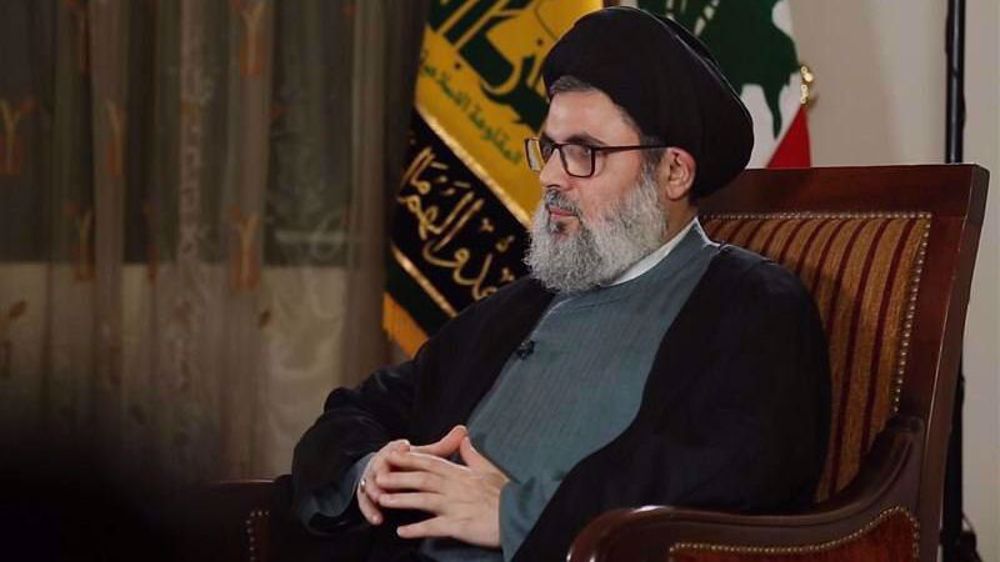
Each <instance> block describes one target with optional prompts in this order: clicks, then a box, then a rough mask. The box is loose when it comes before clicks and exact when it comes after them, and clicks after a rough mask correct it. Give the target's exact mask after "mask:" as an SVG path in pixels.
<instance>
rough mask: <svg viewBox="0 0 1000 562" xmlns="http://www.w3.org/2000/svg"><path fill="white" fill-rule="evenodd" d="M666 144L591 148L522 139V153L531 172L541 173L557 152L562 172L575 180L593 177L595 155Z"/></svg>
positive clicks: (543, 139)
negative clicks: (564, 171)
mask: <svg viewBox="0 0 1000 562" xmlns="http://www.w3.org/2000/svg"><path fill="white" fill-rule="evenodd" d="M668 146H669V145H666V144H637V145H631V146H591V145H589V144H580V143H573V142H567V143H560V142H553V141H552V140H550V139H547V138H544V137H543V138H540V139H539V138H535V137H532V138H527V139H524V153H525V155H526V156H527V160H528V167H529V168H531V170H532V171H535V172H541V171H542V168H544V167H545V163H546V162H548V161H549V158H551V157H552V153H553V152H559V160H560V161H561V162H562V166H563V170H566V173H567V174H569V175H571V176H573V177H575V178H589V177H590V176H592V175H594V169H595V164H596V162H597V154H598V153H600V152H622V151H625V150H646V149H649V148H667V147H668Z"/></svg>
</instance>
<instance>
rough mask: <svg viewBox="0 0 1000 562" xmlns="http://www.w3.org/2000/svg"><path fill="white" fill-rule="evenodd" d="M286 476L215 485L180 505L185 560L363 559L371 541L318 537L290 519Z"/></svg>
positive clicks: (364, 536)
mask: <svg viewBox="0 0 1000 562" xmlns="http://www.w3.org/2000/svg"><path fill="white" fill-rule="evenodd" d="M291 498H292V484H291V478H290V477H289V476H288V475H283V476H279V477H278V478H277V479H275V480H232V481H224V482H214V483H211V484H208V485H205V486H199V487H196V488H194V489H192V490H191V491H190V497H188V498H185V500H184V502H183V504H184V505H183V507H182V508H181V510H182V517H183V519H184V525H183V533H182V534H183V542H182V544H183V548H182V550H183V553H184V556H183V559H184V560H195V561H205V562H220V561H222V562H230V561H231V562H284V561H286V560H287V561H292V560H294V561H296V562H310V561H317V562H318V561H324V562H325V561H328V560H332V559H338V560H340V559H343V560H361V559H364V558H365V554H366V553H367V551H368V549H369V546H370V542H371V537H370V536H369V534H368V533H364V532H350V531H344V532H340V533H334V534H331V535H329V536H322V537H321V536H317V535H314V534H311V533H309V532H308V531H306V529H305V527H304V526H303V525H302V524H301V523H300V522H299V521H298V520H297V519H296V518H295V517H294V515H293V514H292V513H291Z"/></svg>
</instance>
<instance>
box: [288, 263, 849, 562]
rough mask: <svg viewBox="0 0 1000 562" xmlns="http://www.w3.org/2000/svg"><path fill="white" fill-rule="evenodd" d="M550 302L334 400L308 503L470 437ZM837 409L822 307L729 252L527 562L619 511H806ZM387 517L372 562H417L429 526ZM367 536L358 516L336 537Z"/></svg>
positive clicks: (489, 309) (305, 484) (550, 511)
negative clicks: (378, 467) (625, 423)
mask: <svg viewBox="0 0 1000 562" xmlns="http://www.w3.org/2000/svg"><path fill="white" fill-rule="evenodd" d="M552 297H553V293H551V292H549V291H547V290H545V289H544V288H543V287H542V286H541V285H540V284H539V283H538V282H537V281H535V280H532V279H522V280H519V281H517V282H515V283H512V284H510V285H508V286H507V287H505V288H504V289H502V290H500V291H498V292H497V293H496V294H494V295H493V296H491V297H490V298H488V299H485V300H483V301H481V302H479V303H477V304H475V305H473V306H471V307H470V308H468V309H467V310H465V311H464V312H463V313H462V314H460V315H459V316H458V317H456V318H455V319H453V320H452V321H451V322H449V323H448V324H447V325H445V326H444V327H443V328H442V329H441V331H440V332H439V333H438V334H437V335H435V336H434V337H433V338H431V339H430V340H429V341H428V342H427V343H426V344H425V345H424V346H423V347H422V348H421V350H420V351H419V352H418V353H417V356H416V357H415V358H414V360H413V361H409V362H406V363H403V364H401V365H398V366H394V367H386V368H383V369H381V370H379V371H377V372H375V373H374V374H372V375H371V376H370V377H369V378H368V379H367V380H365V381H364V382H363V383H362V384H361V385H360V386H359V387H358V388H356V389H353V390H350V389H343V388H341V389H337V390H335V391H333V392H332V393H331V394H330V396H329V397H328V398H327V401H326V405H325V407H324V412H323V414H322V415H321V416H320V418H319V419H318V420H317V421H316V423H315V424H314V425H313V426H312V428H310V429H309V430H308V431H307V432H306V434H305V435H304V436H303V438H302V440H301V441H300V442H299V444H298V446H297V447H296V449H295V456H294V460H293V469H292V476H293V481H294V487H295V491H294V494H295V501H296V504H298V502H301V501H302V500H303V498H305V497H306V496H307V495H308V494H311V493H313V492H315V491H316V490H318V489H320V488H322V487H324V486H328V485H330V484H333V483H336V482H338V481H339V480H340V479H341V478H342V476H343V475H344V474H345V473H346V472H347V470H348V469H349V468H350V467H351V465H353V464H354V463H355V462H356V461H357V460H358V459H360V458H361V457H362V456H364V455H365V454H367V453H370V452H372V451H376V450H378V449H379V448H381V447H382V446H383V445H385V444H386V443H387V442H388V441H390V440H393V439H399V438H406V439H409V440H410V442H412V443H415V444H422V443H429V442H432V441H436V440H438V439H440V438H441V437H442V436H443V435H444V434H445V433H447V432H448V430H450V429H451V428H452V427H453V426H455V425H456V424H461V423H465V422H466V421H467V420H468V418H469V415H470V414H471V413H472V411H473V409H474V408H475V407H476V405H477V404H478V403H479V401H480V399H481V398H482V397H483V396H484V395H485V394H486V392H487V391H488V390H489V389H490V388H491V387H492V385H493V383H494V381H495V380H496V378H497V376H498V375H499V373H500V370H501V369H502V367H503V365H504V363H505V362H506V360H507V358H508V357H509V356H510V355H511V354H512V353H513V352H514V351H515V349H516V348H517V346H518V345H519V344H520V343H521V342H522V341H523V340H525V338H527V337H528V336H529V334H530V333H531V330H532V328H534V326H535V324H536V322H537V321H538V320H539V318H540V317H541V314H542V313H543V312H544V311H545V309H546V307H547V305H548V304H549V301H550V300H551V299H552ZM594 399H595V400H600V397H598V396H595V397H594ZM829 410H830V381H829V365H828V359H827V347H826V339H825V336H824V333H823V329H822V325H821V323H820V320H819V315H818V314H817V311H816V307H815V305H814V303H813V301H812V298H811V297H810V295H809V293H808V292H807V291H806V290H805V288H804V287H803V286H802V284H801V283H800V281H799V279H798V278H797V277H795V276H794V275H793V274H792V273H790V272H789V271H787V270H786V269H784V268H782V267H781V266H779V265H777V264H775V263H773V262H771V261H768V260H766V259H764V258H762V257H760V256H757V255H756V254H753V253H750V252H747V251H745V250H742V249H739V248H737V247H734V246H723V247H722V249H721V250H720V252H719V254H718V255H717V256H715V258H713V260H712V262H711V264H710V265H709V267H708V270H707V271H706V272H705V275H704V276H703V277H702V279H701V281H700V282H699V283H698V285H697V286H696V287H695V289H694V291H693V292H692V294H691V296H690V297H689V299H688V301H687V302H686V303H685V304H684V306H683V308H682V309H681V311H680V313H679V314H678V316H677V318H676V319H675V321H674V322H673V324H672V325H671V327H670V329H669V330H668V331H667V333H666V334H665V335H664V337H663V339H662V341H661V343H660V346H659V349H658V350H657V353H656V358H655V360H654V362H653V367H652V369H651V371H650V374H649V377H648V379H647V382H646V385H645V388H644V390H643V396H642V402H641V405H640V408H639V412H638V414H637V415H636V418H635V419H634V420H633V421H632V423H631V424H630V425H629V427H628V428H627V429H626V430H625V431H624V432H623V433H622V434H621V435H619V436H618V437H617V438H616V439H614V440H613V441H612V442H611V443H609V444H607V445H606V446H604V447H603V448H601V449H599V450H598V451H596V452H594V453H592V454H591V455H589V456H588V457H586V458H584V459H583V460H582V461H580V462H579V463H578V464H577V465H576V466H575V467H574V468H573V469H572V470H571V471H570V472H569V473H568V474H567V475H566V476H565V479H564V480H563V481H562V484H561V485H560V487H559V489H558V490H557V491H556V494H555V495H554V496H553V497H552V499H551V500H550V501H549V503H548V505H547V506H546V507H545V509H544V511H543V512H542V514H541V516H540V517H539V519H538V522H537V523H536V525H535V527H534V528H533V529H532V530H531V532H530V533H529V534H528V536H527V537H526V538H525V540H524V542H523V543H522V545H521V547H520V549H519V550H518V551H517V553H516V555H515V558H514V560H515V561H517V562H520V561H536V560H537V561H543V560H562V559H564V558H565V556H566V553H567V551H568V549H569V546H570V544H571V542H572V541H573V538H574V537H575V536H576V534H577V533H578V532H579V531H580V530H581V529H582V528H583V527H584V526H585V525H586V524H587V523H588V522H589V521H590V520H592V519H593V518H595V517H597V516H598V515H600V514H601V513H602V512H604V511H606V510H609V509H613V508H619V507H636V506H642V505H650V504H660V505H676V506H687V507H700V508H709V509H720V510H731V511H740V512H766V511H772V510H795V509H799V508H802V507H805V506H807V505H809V504H810V503H811V500H812V496H813V492H814V489H815V487H816V484H817V481H818V479H819V475H820V471H821V470H822V466H823V462H824V460H825V456H826V444H827V437H828V428H829V417H830V413H829ZM386 515H387V521H386V522H385V523H383V524H382V525H380V526H378V527H375V528H373V529H372V530H371V531H370V532H373V533H375V534H376V536H375V547H374V550H373V552H372V555H371V557H370V558H369V559H370V560H377V561H382V560H399V559H416V558H417V554H416V550H417V548H418V546H419V543H418V542H417V541H406V540H403V539H400V538H398V537H397V536H396V535H395V528H396V526H397V525H398V524H399V523H400V522H401V521H412V520H414V516H415V515H416V514H413V513H393V512H387V513H386ZM424 517H426V515H422V516H420V517H419V518H424ZM361 521H362V519H361V515H360V512H358V510H357V507H356V505H354V506H352V507H351V508H349V510H348V512H347V513H346V514H345V515H344V516H343V517H340V518H338V519H337V520H333V521H332V523H333V525H332V526H331V527H330V528H327V530H331V528H332V527H350V526H352V525H356V524H359V523H361ZM314 523H317V522H316V521H315V518H314Z"/></svg>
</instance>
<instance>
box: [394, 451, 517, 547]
mask: <svg viewBox="0 0 1000 562" xmlns="http://www.w3.org/2000/svg"><path fill="white" fill-rule="evenodd" d="M459 455H460V456H461V459H462V461H463V462H464V463H465V466H462V465H460V464H455V463H453V462H450V461H448V460H446V459H442V458H440V457H437V456H434V455H428V454H423V453H417V452H393V453H391V454H390V455H389V456H388V459H387V460H388V461H389V464H391V465H392V466H394V467H396V468H397V469H399V470H393V471H391V472H388V473H385V474H380V475H379V476H378V479H377V480H376V483H377V484H378V485H379V487H380V488H382V489H383V490H385V491H386V493H384V494H382V495H381V496H380V497H379V504H380V505H381V506H382V507H385V508H389V509H417V510H420V511H425V512H427V513H430V514H431V515H432V517H430V518H429V519H426V520H424V521H421V522H419V523H414V524H412V525H404V526H402V527H399V529H397V533H398V534H399V536H401V537H403V538H407V539H416V538H424V537H451V538H453V539H457V540H460V541H463V542H466V543H469V544H474V545H478V546H483V547H487V548H499V546H500V491H501V490H502V489H503V487H504V485H506V484H507V482H508V481H509V480H508V478H507V476H506V475H504V473H503V472H502V471H500V469H498V468H497V467H496V466H494V465H493V463H491V462H490V461H489V460H487V459H486V457H484V456H482V455H481V454H479V451H476V449H475V448H474V447H473V446H472V442H471V441H469V438H468V437H466V438H464V439H463V440H462V444H461V446H460V447H459Z"/></svg>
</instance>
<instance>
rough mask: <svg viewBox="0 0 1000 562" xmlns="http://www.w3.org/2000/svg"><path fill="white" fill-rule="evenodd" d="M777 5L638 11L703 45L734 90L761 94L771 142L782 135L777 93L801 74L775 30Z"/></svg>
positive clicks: (654, 3)
mask: <svg viewBox="0 0 1000 562" xmlns="http://www.w3.org/2000/svg"><path fill="white" fill-rule="evenodd" d="M779 1H780V0H638V6H639V8H641V9H643V10H646V11H649V12H652V13H654V14H661V15H666V16H667V17H669V18H671V19H673V20H674V21H676V22H678V23H680V24H681V25H683V26H684V27H686V28H687V29H689V30H691V31H692V32H693V33H694V34H695V35H696V36H697V37H698V38H699V39H701V40H702V41H703V42H704V43H705V45H706V46H708V48H709V50H710V51H712V54H713V55H715V58H716V59H718V61H719V66H721V67H722V71H723V72H724V73H725V75H726V78H728V79H729V81H730V82H731V83H732V85H733V87H734V88H736V91H737V92H742V91H743V86H745V85H747V84H757V85H759V86H760V87H761V88H762V89H763V90H764V99H765V100H766V101H767V108H768V109H769V110H770V111H771V117H772V123H773V124H774V127H773V129H774V136H775V138H777V137H778V134H779V133H780V132H781V125H782V119H781V108H780V105H779V99H780V96H781V89H782V88H784V87H785V86H786V85H787V84H788V83H789V80H790V77H791V75H792V74H793V73H794V72H796V71H797V70H798V68H799V62H798V56H796V54H795V43H794V42H793V41H792V38H791V37H789V36H788V34H787V33H785V32H784V31H782V30H781V29H779V28H778V27H777V26H775V25H774V21H772V18H771V13H772V11H773V10H774V6H775V4H777V3H778V2H779Z"/></svg>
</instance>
